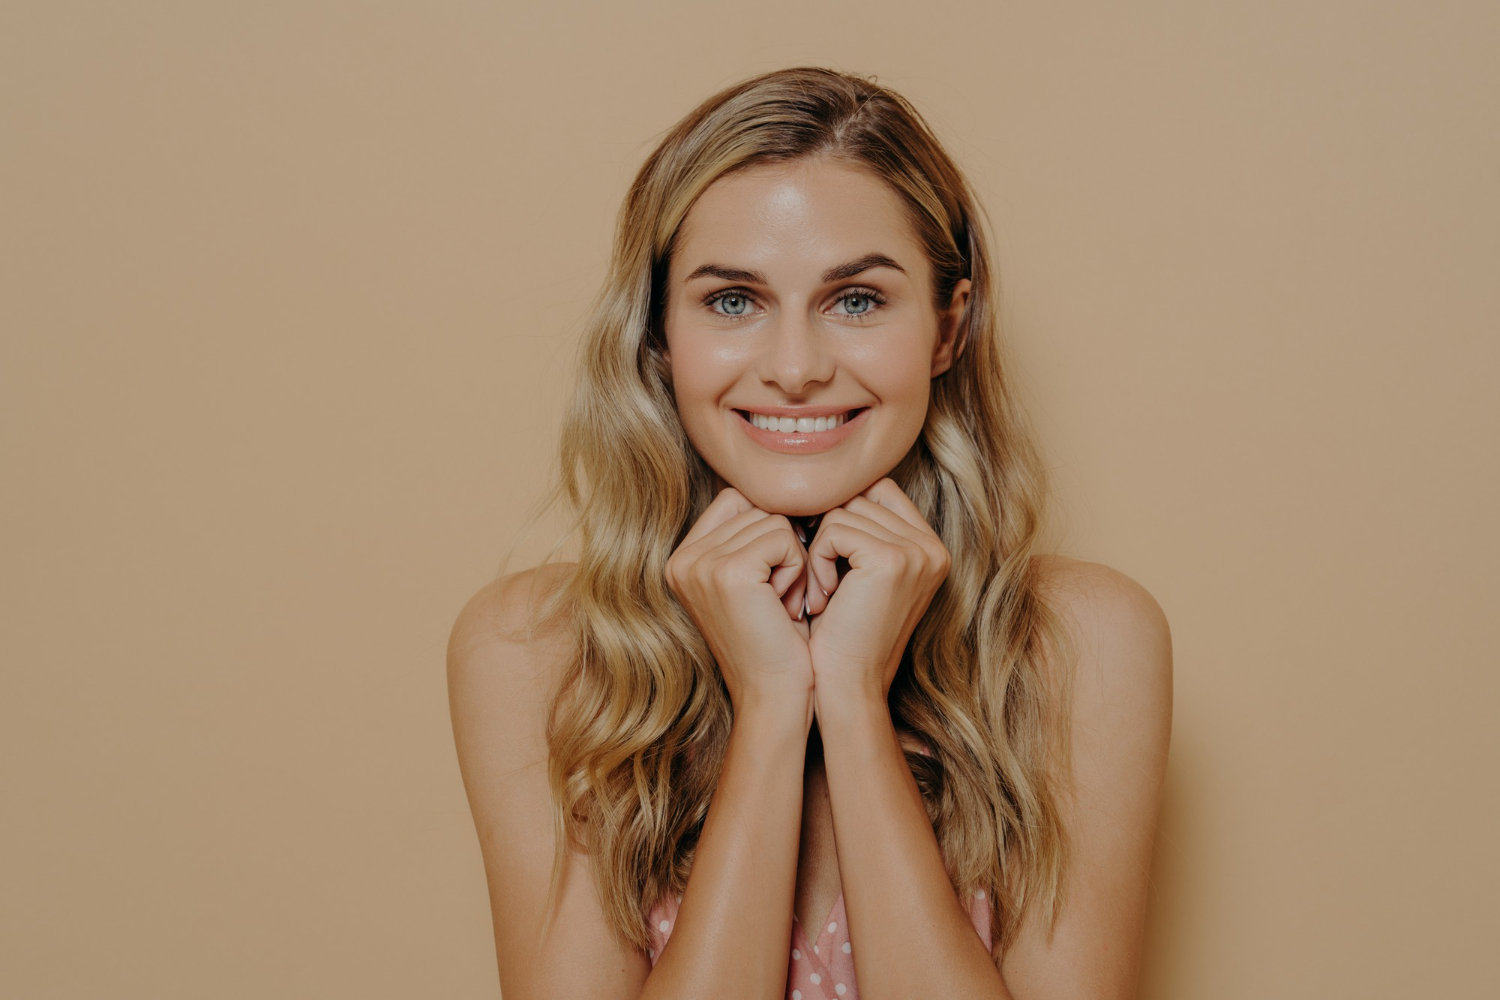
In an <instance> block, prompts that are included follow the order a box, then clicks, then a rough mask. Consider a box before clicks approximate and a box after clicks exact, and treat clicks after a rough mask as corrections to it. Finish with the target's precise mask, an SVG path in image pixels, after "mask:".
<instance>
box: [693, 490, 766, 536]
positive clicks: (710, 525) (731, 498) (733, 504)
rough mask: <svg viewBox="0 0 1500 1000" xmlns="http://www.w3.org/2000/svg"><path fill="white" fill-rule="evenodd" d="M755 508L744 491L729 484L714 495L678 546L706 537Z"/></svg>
mask: <svg viewBox="0 0 1500 1000" xmlns="http://www.w3.org/2000/svg"><path fill="white" fill-rule="evenodd" d="M755 509H756V507H755V505H754V504H752V503H751V502H750V501H749V500H747V499H745V495H744V494H743V493H741V492H740V491H739V490H737V489H735V488H734V487H732V486H727V487H725V488H724V489H722V490H720V491H719V495H718V496H716V497H714V498H713V501H712V502H711V503H710V504H709V505H708V506H707V507H705V508H703V513H702V514H700V515H699V516H698V520H697V521H696V522H694V524H693V527H692V528H691V529H690V530H689V531H688V533H687V534H686V535H684V536H683V538H682V542H681V543H679V546H678V547H679V548H680V547H681V546H683V545H687V544H689V543H692V542H696V541H698V540H699V539H701V538H705V537H707V536H708V535H709V534H711V533H712V532H713V530H714V529H715V528H718V527H720V526H721V525H723V524H724V523H725V522H727V521H729V520H731V519H733V518H734V517H736V516H738V515H740V514H745V513H748V512H749V511H752V510H755Z"/></svg>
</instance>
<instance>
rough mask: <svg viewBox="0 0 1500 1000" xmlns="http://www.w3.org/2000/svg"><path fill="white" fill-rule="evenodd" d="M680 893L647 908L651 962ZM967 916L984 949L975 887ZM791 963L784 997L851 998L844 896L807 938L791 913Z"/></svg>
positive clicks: (986, 928)
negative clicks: (972, 923)
mask: <svg viewBox="0 0 1500 1000" xmlns="http://www.w3.org/2000/svg"><path fill="white" fill-rule="evenodd" d="M681 903H682V897H680V896H668V897H667V898H666V899H664V900H662V901H661V902H660V903H658V904H657V905H656V906H655V907H653V908H652V910H651V915H650V922H651V939H652V940H651V948H650V950H649V951H648V952H647V956H648V957H649V958H650V959H651V965H652V966H653V967H654V966H655V965H656V958H657V956H658V955H660V954H661V950H662V948H664V947H665V946H666V943H667V939H668V938H669V937H671V936H672V928H673V926H675V925H676V923H677V908H678V906H679V905H681ZM969 917H970V919H971V920H972V921H973V922H974V932H975V933H976V934H978V935H979V940H981V941H983V942H984V946H985V947H986V948H990V947H992V944H993V942H992V941H991V939H990V902H989V900H988V899H986V898H985V894H984V890H983V889H980V890H979V891H978V892H976V893H975V894H974V897H973V899H971V900H970V901H969ZM791 950H792V957H791V965H790V966H789V967H788V970H787V977H786V995H787V997H788V998H789V1000H855V998H857V997H858V996H859V991H858V990H857V989H855V988H854V950H853V947H852V945H851V944H850V943H849V928H848V927H847V926H846V922H845V920H844V894H843V893H839V898H838V899H837V900H835V901H834V904H833V912H832V913H830V914H828V920H827V921H826V922H825V923H824V924H823V926H821V927H819V928H817V932H816V933H815V934H813V935H811V936H809V934H808V933H807V931H805V930H804V929H803V927H802V924H801V922H800V921H798V920H797V918H796V916H795V915H794V916H793V917H792V941H791Z"/></svg>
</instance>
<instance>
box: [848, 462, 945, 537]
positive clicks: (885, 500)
mask: <svg viewBox="0 0 1500 1000" xmlns="http://www.w3.org/2000/svg"><path fill="white" fill-rule="evenodd" d="M860 496H862V497H865V498H866V499H868V500H871V501H873V502H875V503H877V504H879V505H880V506H882V507H884V508H885V509H886V510H889V511H891V512H892V513H894V514H895V515H896V516H898V517H900V518H901V519H902V520H903V521H905V522H907V523H908V524H910V525H911V526H912V527H914V528H916V529H918V530H919V531H921V532H923V533H924V534H928V535H936V534H937V533H936V532H934V531H933V530H932V525H930V524H928V523H927V518H925V517H923V516H922V512H921V511H920V510H918V509H917V505H916V504H914V503H912V502H911V497H909V496H907V495H906V492H905V491H904V490H902V489H901V487H900V486H897V485H896V481H895V480H894V479H892V478H890V477H889V476H886V477H884V478H883V479H879V480H877V481H876V482H875V483H874V485H872V486H871V487H870V488H869V489H867V490H865V491H864V492H863V493H861V494H860Z"/></svg>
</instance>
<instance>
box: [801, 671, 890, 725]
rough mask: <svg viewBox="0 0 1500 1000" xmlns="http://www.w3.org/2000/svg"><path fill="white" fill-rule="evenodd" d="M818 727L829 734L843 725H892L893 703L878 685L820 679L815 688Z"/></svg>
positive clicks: (814, 699) (857, 681) (814, 696)
mask: <svg viewBox="0 0 1500 1000" xmlns="http://www.w3.org/2000/svg"><path fill="white" fill-rule="evenodd" d="M813 703H814V710H815V711H816V713H817V716H818V728H819V729H821V730H823V731H825V732H826V731H827V730H828V729H829V728H830V727H833V726H841V725H846V724H847V725H860V724H866V723H870V722H876V723H879V722H884V723H887V724H888V723H889V722H890V718H891V710H890V704H889V703H888V702H887V701H886V694H885V692H884V691H881V690H880V689H879V688H878V687H877V686H876V685H874V684H870V683H865V682H863V681H859V680H851V681H836V680H831V679H830V680H828V681H824V680H821V679H820V680H819V681H818V684H817V686H816V687H815V688H814V689H813Z"/></svg>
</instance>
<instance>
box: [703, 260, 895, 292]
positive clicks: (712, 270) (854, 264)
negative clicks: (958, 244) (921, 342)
mask: <svg viewBox="0 0 1500 1000" xmlns="http://www.w3.org/2000/svg"><path fill="white" fill-rule="evenodd" d="M872 267H893V268H895V269H896V270H898V271H900V272H901V273H902V274H905V273H906V268H904V267H902V266H901V265H900V264H897V263H896V262H895V261H894V260H892V259H891V258H890V257H887V256H886V255H885V254H883V253H867V254H865V255H864V256H863V257H856V258H855V259H854V260H851V261H849V262H848V263H847V264H840V265H838V266H837V267H830V268H829V269H828V270H826V271H824V272H823V284H825V285H826V284H830V283H832V282H835V281H843V280H844V279H845V278H852V277H854V276H855V275H856V274H859V273H861V272H862V271H868V270H869V269H870V268H872ZM705 277H707V278H723V279H724V280H725V281H743V282H745V283H746V284H751V285H769V284H770V282H769V281H767V280H766V276H765V275H764V274H761V273H760V272H759V271H747V270H745V269H744V268H739V267H726V266H724V265H723V264H704V265H702V266H700V267H697V268H694V269H693V273H692V274H689V275H688V276H687V277H686V278H683V279H682V281H683V284H687V283H688V282H689V281H692V280H693V279H694V278H705Z"/></svg>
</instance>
